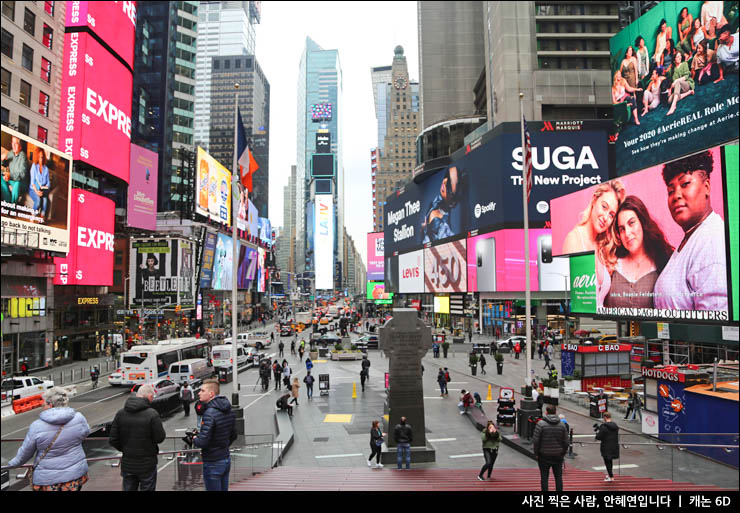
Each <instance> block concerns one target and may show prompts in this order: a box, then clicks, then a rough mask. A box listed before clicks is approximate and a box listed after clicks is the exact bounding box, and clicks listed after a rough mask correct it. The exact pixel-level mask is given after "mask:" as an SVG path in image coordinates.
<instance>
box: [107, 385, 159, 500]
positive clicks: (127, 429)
mask: <svg viewBox="0 0 740 513" xmlns="http://www.w3.org/2000/svg"><path fill="white" fill-rule="evenodd" d="M153 399H154V387H153V386H152V385H142V386H141V388H139V391H138V392H137V393H136V396H135V397H129V398H128V400H127V401H126V404H125V405H124V407H123V409H122V410H119V411H118V413H116V416H115V418H114V419H113V423H112V424H111V428H110V438H109V440H108V442H109V443H110V444H111V445H112V446H113V447H115V448H116V449H118V450H119V451H121V452H122V453H123V458H122V459H121V477H122V478H123V491H124V492H129V491H131V492H135V491H137V490H141V491H152V492H153V491H154V490H155V489H156V487H157V454H158V453H159V447H158V446H157V444H160V443H162V442H163V441H164V439H165V436H166V435H165V431H164V427H163V426H162V420H161V419H160V418H159V413H157V411H156V410H155V409H154V408H152V407H151V402H152V400H153Z"/></svg>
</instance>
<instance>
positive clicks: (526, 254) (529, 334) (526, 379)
mask: <svg viewBox="0 0 740 513" xmlns="http://www.w3.org/2000/svg"><path fill="white" fill-rule="evenodd" d="M519 111H520V118H521V119H520V123H521V128H522V205H523V210H524V284H525V289H524V290H525V292H524V300H525V301H524V303H525V321H524V322H525V326H526V335H527V343H526V346H525V352H526V353H527V354H526V355H525V356H526V357H527V374H526V376H524V386H525V387H529V386H530V383H531V382H532V378H531V375H532V358H531V354H532V346H531V345H530V344H533V343H534V342H533V341H532V328H531V319H530V317H531V315H530V308H531V307H530V303H531V298H530V295H531V293H530V285H529V209H528V198H527V165H526V162H525V161H526V149H525V147H524V93H519ZM525 390H529V388H525ZM528 397H532V393H531V392H530V393H529V394H528Z"/></svg>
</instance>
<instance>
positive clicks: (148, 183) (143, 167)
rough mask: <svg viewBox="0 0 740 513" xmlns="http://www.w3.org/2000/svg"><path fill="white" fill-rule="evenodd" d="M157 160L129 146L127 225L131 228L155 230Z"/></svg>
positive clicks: (149, 152) (152, 155) (139, 147)
mask: <svg viewBox="0 0 740 513" xmlns="http://www.w3.org/2000/svg"><path fill="white" fill-rule="evenodd" d="M158 158H159V157H158V155H157V154H156V153H154V152H153V151H150V150H147V149H146V148H142V147H141V146H137V145H136V144H132V145H131V170H130V175H129V176H130V182H129V186H128V225H129V226H130V227H132V228H142V229H144V230H152V231H154V230H156V229H157V178H158V175H159V173H158V169H159V160H158Z"/></svg>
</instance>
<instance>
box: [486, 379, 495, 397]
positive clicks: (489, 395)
mask: <svg viewBox="0 0 740 513" xmlns="http://www.w3.org/2000/svg"><path fill="white" fill-rule="evenodd" d="M492 400H493V396H492V395H491V385H490V383H489V385H488V395H487V396H486V401H492Z"/></svg>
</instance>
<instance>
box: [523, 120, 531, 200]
mask: <svg viewBox="0 0 740 513" xmlns="http://www.w3.org/2000/svg"><path fill="white" fill-rule="evenodd" d="M522 117H523V116H522ZM524 169H525V170H526V171H527V203H529V194H530V193H531V192H532V141H531V140H530V139H529V128H527V118H524Z"/></svg>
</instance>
